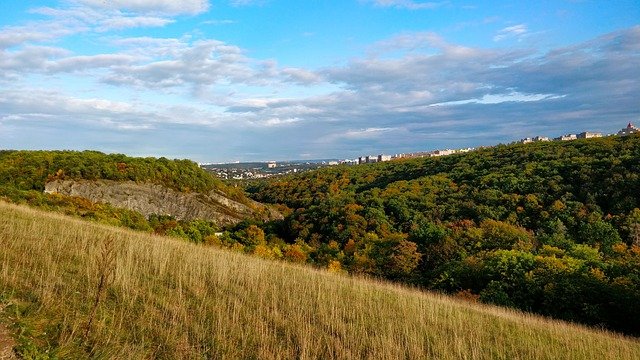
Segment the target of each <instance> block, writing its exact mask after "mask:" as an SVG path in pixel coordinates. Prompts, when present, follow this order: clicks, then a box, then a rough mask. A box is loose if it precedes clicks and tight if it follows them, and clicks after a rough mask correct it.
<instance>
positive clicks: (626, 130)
mask: <svg viewBox="0 0 640 360" xmlns="http://www.w3.org/2000/svg"><path fill="white" fill-rule="evenodd" d="M638 133H640V129H638V128H637V127H635V126H633V124H632V123H629V124H628V125H627V127H626V128H624V129H621V130H620V131H618V136H628V135H631V134H638Z"/></svg>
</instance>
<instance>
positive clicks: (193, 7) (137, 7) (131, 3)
mask: <svg viewBox="0 0 640 360" xmlns="http://www.w3.org/2000/svg"><path fill="white" fill-rule="evenodd" d="M75 1H76V2H77V3H79V4H84V5H87V6H91V7H93V8H98V9H116V10H129V11H135V12H149V13H160V14H167V15H180V14H200V13H203V12H205V11H207V10H208V9H209V1H208V0H107V1H105V0H75Z"/></svg>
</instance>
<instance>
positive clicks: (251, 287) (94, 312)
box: [0, 202, 640, 359]
mask: <svg viewBox="0 0 640 360" xmlns="http://www.w3.org/2000/svg"><path fill="white" fill-rule="evenodd" d="M0 249H2V251H0V309H4V310H3V312H2V313H1V314H0V322H1V323H4V324H7V325H8V327H9V328H10V329H11V331H12V332H13V333H14V335H15V336H16V337H17V343H18V347H17V350H18V352H19V354H20V355H21V356H23V357H25V358H36V357H37V356H40V357H39V358H47V357H51V358H56V357H57V358H88V357H91V358H107V359H108V358H131V359H142V358H166V359H186V358H224V359H233V358H255V359H258V358H259V359H268V358H275V359H277V358H280V359H291V358H301V359H332V358H336V359H337V358H340V359H359V358H372V359H400V358H407V359H418V358H439V359H464V358H467V359H531V358H537V359H566V358H571V359H638V358H640V342H638V341H637V340H634V339H629V338H625V337H621V336H617V335H614V334H612V333H608V332H602V331H595V330H591V329H587V328H583V327H580V326H575V325H568V324H565V323H562V322H557V321H549V320H545V319H542V318H539V317H535V316H530V315H523V314H520V313H517V312H513V311H508V310H502V309H498V308H493V307H488V306H482V305H476V304H471V303H467V302H463V301H458V300H452V299H451V298H447V297H442V296H436V295H432V294H426V293H422V292H418V291H415V290H411V289H407V288H403V287H399V286H392V285H388V284H383V283H378V282H373V281H367V280H363V279H358V278H349V277H344V276H339V275H333V274H330V273H328V272H324V271H314V270H310V269H308V268H302V267H296V266H293V265H289V264H286V263H282V262H271V261H265V260H260V259H256V258H251V257H247V256H244V255H240V254H237V253H232V252H228V251H221V250H217V249H214V248H206V247H202V246H196V245H193V244H189V243H185V242H180V241H177V240H172V239H169V238H164V237H158V236H150V235H147V234H143V233H139V232H133V231H129V230H124V229H121V228H111V227H107V226H103V225H99V224H95V223H87V222H82V221H80V220H76V219H72V218H68V217H64V216H62V215H57V214H51V213H44V212H41V211H37V210H32V209H28V208H25V207H21V206H16V205H9V204H6V203H2V202H0ZM100 284H102V285H100Z"/></svg>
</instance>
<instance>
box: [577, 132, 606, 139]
mask: <svg viewBox="0 0 640 360" xmlns="http://www.w3.org/2000/svg"><path fill="white" fill-rule="evenodd" d="M577 137H578V139H592V138H599V137H602V134H601V133H598V132H590V131H585V132H581V133H580V134H578V135H577Z"/></svg>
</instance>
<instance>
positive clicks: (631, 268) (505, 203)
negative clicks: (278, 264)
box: [235, 136, 640, 335]
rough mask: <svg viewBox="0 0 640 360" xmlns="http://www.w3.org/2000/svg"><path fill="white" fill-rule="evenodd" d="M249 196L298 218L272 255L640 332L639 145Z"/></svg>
mask: <svg viewBox="0 0 640 360" xmlns="http://www.w3.org/2000/svg"><path fill="white" fill-rule="evenodd" d="M248 191H249V192H250V193H251V194H252V196H253V198H254V199H256V200H258V201H261V202H267V203H274V204H281V205H282V209H283V212H284V213H285V214H287V216H286V218H285V219H284V221H281V222H272V223H268V224H265V225H264V226H262V228H263V230H264V231H265V232H266V240H265V241H266V243H265V245H261V246H264V247H265V248H266V249H267V250H268V249H269V248H271V249H277V247H278V244H281V243H282V242H284V243H288V244H290V245H289V246H295V247H296V250H297V251H298V252H300V254H299V256H298V257H299V258H300V259H302V261H307V262H309V263H312V264H315V265H318V266H326V267H330V268H334V269H342V270H346V271H349V272H353V273H365V274H371V275H374V276H380V277H383V278H387V279H392V280H396V281H401V282H407V283H411V284H415V285H418V286H421V287H425V288H429V289H435V290H439V291H446V292H449V293H456V294H458V295H460V296H462V297H465V298H468V299H471V300H479V301H483V302H488V303H494V304H500V305H506V306H511V307H516V308H519V309H523V310H527V311H533V312H537V313H540V314H544V315H549V316H553V317H556V318H561V319H567V320H573V321H578V322H582V323H586V324H591V325H597V326H604V327H607V328H610V329H615V330H618V331H623V332H626V333H629V334H635V335H639V334H640V323H639V322H638V321H637V319H640V307H638V306H637V305H638V304H640V209H638V208H639V207H640V137H638V136H632V137H625V138H622V137H607V138H602V139H588V140H576V141H571V142H551V143H533V144H526V145H508V146H504V145H501V146H497V147H493V148H487V149H482V150H478V151H474V152H471V153H467V154H461V155H451V156H445V157H438V158H425V159H414V160H405V161H394V162H388V163H378V164H373V165H360V166H352V167H347V166H341V167H334V168H328V169H323V170H320V171H315V172H310V173H305V174H300V175H296V176H289V177H284V178H278V179H273V180H271V181H263V182H257V183H253V184H251V185H250V186H249V187H248ZM242 226H247V224H244V225H241V226H240V227H237V228H236V229H235V230H236V232H237V233H238V232H242V231H244V230H243V229H242ZM236 238H237V239H239V241H241V242H242V241H249V242H250V240H243V238H242V236H237V237H236ZM245 245H248V246H254V247H255V246H256V244H255V243H249V244H245ZM260 252H261V253H262V254H263V255H264V254H265V249H264V248H261V249H260ZM266 253H267V256H268V255H269V254H268V251H266ZM276 257H277V256H276Z"/></svg>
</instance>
